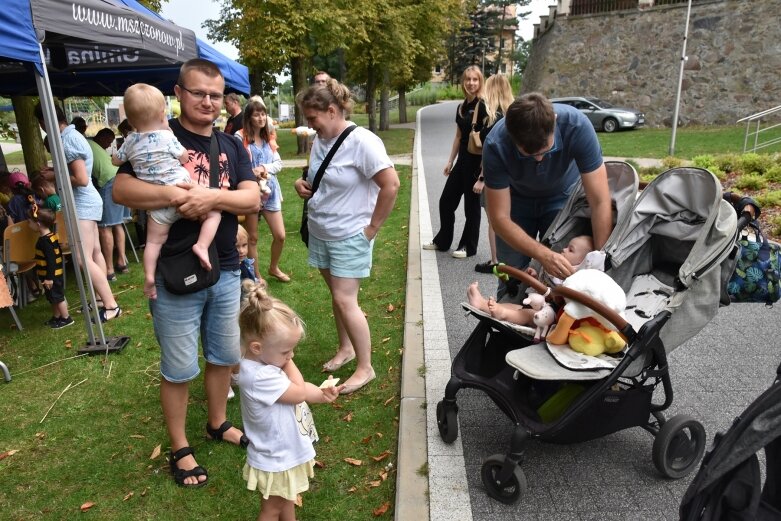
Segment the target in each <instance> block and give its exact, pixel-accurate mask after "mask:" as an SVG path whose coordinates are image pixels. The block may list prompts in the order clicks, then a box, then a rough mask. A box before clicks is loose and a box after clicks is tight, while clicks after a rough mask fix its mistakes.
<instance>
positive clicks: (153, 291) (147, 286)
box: [144, 279, 157, 300]
mask: <svg viewBox="0 0 781 521" xmlns="http://www.w3.org/2000/svg"><path fill="white" fill-rule="evenodd" d="M144 295H146V296H147V298H150V299H152V300H154V299H156V298H157V287H156V286H155V281H154V279H151V280H147V279H145V280H144Z"/></svg>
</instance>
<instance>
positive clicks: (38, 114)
mask: <svg viewBox="0 0 781 521" xmlns="http://www.w3.org/2000/svg"><path fill="white" fill-rule="evenodd" d="M54 112H55V113H56V114H57V123H65V124H66V125H67V124H68V118H66V117H65V112H64V111H63V110H62V108H61V107H60V106H59V105H56V104H55V105H54ZM35 118H36V119H37V120H38V121H43V107H41V102H40V101H39V102H38V103H37V104H36V105H35Z"/></svg>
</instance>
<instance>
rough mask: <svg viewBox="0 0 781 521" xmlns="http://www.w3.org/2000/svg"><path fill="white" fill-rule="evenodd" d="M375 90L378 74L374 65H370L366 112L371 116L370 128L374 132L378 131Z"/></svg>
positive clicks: (367, 81)
mask: <svg viewBox="0 0 781 521" xmlns="http://www.w3.org/2000/svg"><path fill="white" fill-rule="evenodd" d="M375 90H377V74H376V72H375V70H374V67H371V66H370V67H369V70H368V74H367V77H366V114H368V116H369V130H371V131H372V132H377V116H376V112H377V111H376V110H375V109H376V105H377V101H376V96H375Z"/></svg>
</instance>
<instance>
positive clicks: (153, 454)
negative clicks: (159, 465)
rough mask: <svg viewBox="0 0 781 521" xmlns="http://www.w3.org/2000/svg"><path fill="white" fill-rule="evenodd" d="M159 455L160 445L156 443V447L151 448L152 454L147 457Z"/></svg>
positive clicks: (152, 457) (151, 457)
mask: <svg viewBox="0 0 781 521" xmlns="http://www.w3.org/2000/svg"><path fill="white" fill-rule="evenodd" d="M159 456H160V445H158V446H157V447H155V448H154V450H152V455H151V456H149V459H155V458H157V457H159Z"/></svg>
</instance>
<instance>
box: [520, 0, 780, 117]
mask: <svg viewBox="0 0 781 521" xmlns="http://www.w3.org/2000/svg"><path fill="white" fill-rule="evenodd" d="M685 21H686V4H682V5H676V6H657V7H653V8H650V9H647V10H644V11H639V10H638V11H623V12H615V13H606V14H600V15H585V16H569V17H568V16H559V17H557V18H556V19H555V21H554V23H553V25H552V27H551V28H550V29H549V30H548V31H547V32H545V33H544V34H542V35H541V36H539V37H538V38H537V39H535V40H534V42H533V45H532V53H531V56H530V58H529V65H528V67H527V69H526V72H525V73H524V77H523V86H522V91H523V92H531V91H540V92H543V93H544V94H546V95H547V96H549V97H556V96H583V95H590V96H596V97H599V98H603V99H605V100H608V101H610V102H612V103H613V104H616V105H624V106H628V107H633V108H637V109H639V110H642V111H644V112H645V114H646V118H647V125H648V126H652V127H658V126H670V125H671V123H672V117H673V111H674V105H675V93H676V88H677V85H678V75H679V71H680V63H681V62H680V60H681V47H682V44H683V34H684V24H685ZM686 54H687V55H688V60H687V62H686V66H685V70H684V76H683V84H682V90H681V107H680V114H679V121H680V122H681V123H682V124H684V125H688V124H692V125H694V124H732V123H735V122H736V121H737V120H738V119H740V118H742V117H745V116H748V115H750V114H753V113H756V112H760V111H762V110H766V109H769V108H772V107H775V106H778V105H781V0H714V1H712V2H699V3H695V4H693V6H692V12H691V20H690V22H689V38H688V42H687V49H686Z"/></svg>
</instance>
